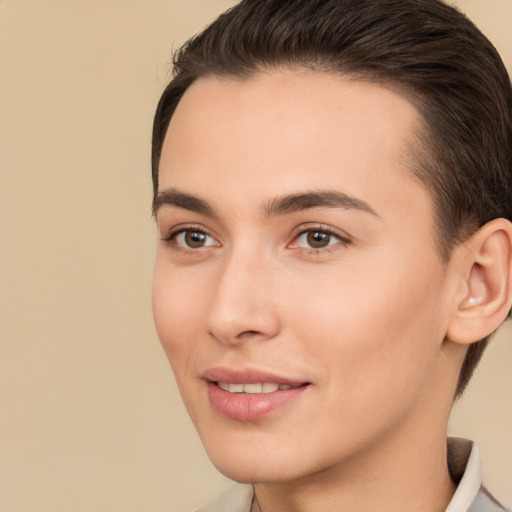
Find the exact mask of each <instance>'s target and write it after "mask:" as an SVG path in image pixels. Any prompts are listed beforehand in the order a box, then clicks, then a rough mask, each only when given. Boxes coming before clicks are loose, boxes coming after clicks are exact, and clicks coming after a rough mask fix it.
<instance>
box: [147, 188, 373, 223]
mask: <svg viewBox="0 0 512 512" xmlns="http://www.w3.org/2000/svg"><path fill="white" fill-rule="evenodd" d="M166 205H167V206H172V207H174V208H181V209H184V210H190V211H193V212H196V213H199V214H200V215H205V216H206V217H216V216H217V215H216V213H215V210H214V209H213V208H212V206H211V205H210V204H209V203H208V202H207V201H205V200H203V199H200V198H198V197H195V196H192V195H190V194H186V193H184V192H180V191H179V190H176V189H174V188H169V189H167V190H162V191H160V192H159V193H158V194H157V196H156V199H155V201H154V203H153V213H154V214H156V213H157V212H158V210H159V209H160V208H162V206H166ZM312 208H342V209H345V210H358V211H362V212H366V213H370V214H372V215H374V216H375V217H379V215H378V214H377V212H376V211H375V210H374V209H373V208H372V207H371V206H370V205H369V204H368V203H366V202H365V201H363V200H361V199H358V198H356V197H353V196H350V195H348V194H345V193H344V192H338V191H333V190H319V191H309V192H300V193H297V194H288V195H285V196H280V197H277V198H275V199H272V200H271V201H269V202H268V203H267V204H266V205H265V206H264V213H265V215H266V216H267V217H277V216H281V215H288V214H290V213H295V212H299V211H303V210H309V209H312Z"/></svg>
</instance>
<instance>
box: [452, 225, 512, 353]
mask: <svg viewBox="0 0 512 512" xmlns="http://www.w3.org/2000/svg"><path fill="white" fill-rule="evenodd" d="M457 250H458V251H461V253H460V254H458V255H457V257H456V262H455V265H456V266H457V269H456V270H457V273H458V280H459V286H458V290H459V293H458V295H457V297H456V298H455V304H454V309H453V314H452V316H451V318H450V322H449V325H448V330H447V334H446V336H447V338H448V339H449V340H451V341H454V342H456V343H461V344H470V343H473V342H475V341H478V340H481V339H482V338H485V337H486V336H488V335H489V334H491V333H492V332H493V331H494V330H495V329H497V328H498V327H499V326H500V325H501V323H502V322H503V320H505V318H506V316H507V314H508V312H509V311H510V308H511V305H512V223H510V222H509V221H507V220H506V219H494V220H492V221H491V222H489V223H487V224H485V225H484V226H483V227H482V228H480V229H479V230H478V231H477V232H476V233H475V234H474V235H473V236H472V237H471V238H470V239H469V241H467V242H465V243H463V244H461V245H460V246H459V247H458V248H457Z"/></svg>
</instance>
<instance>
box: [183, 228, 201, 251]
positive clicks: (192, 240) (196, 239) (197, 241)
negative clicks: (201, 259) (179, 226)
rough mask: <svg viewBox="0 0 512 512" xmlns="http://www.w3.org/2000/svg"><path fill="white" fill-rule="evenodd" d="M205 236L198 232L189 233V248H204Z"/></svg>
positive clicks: (187, 235) (186, 236)
mask: <svg viewBox="0 0 512 512" xmlns="http://www.w3.org/2000/svg"><path fill="white" fill-rule="evenodd" d="M205 238H206V237H205V234H204V233H198V232H197V231H189V232H187V233H186V235H185V240H186V242H187V245H188V246H189V247H202V246H203V245H204V241H205Z"/></svg>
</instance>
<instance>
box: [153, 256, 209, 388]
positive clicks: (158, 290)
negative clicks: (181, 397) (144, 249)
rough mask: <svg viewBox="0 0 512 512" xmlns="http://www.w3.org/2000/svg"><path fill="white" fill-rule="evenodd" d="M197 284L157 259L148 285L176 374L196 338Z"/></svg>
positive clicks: (199, 322) (198, 314) (198, 322)
mask: <svg viewBox="0 0 512 512" xmlns="http://www.w3.org/2000/svg"><path fill="white" fill-rule="evenodd" d="M197 288H198V287H197V285H196V284H195V281H194V280H193V279H187V278H186V276H184V275H183V273H182V272H179V271H178V272H173V271H172V269H167V268H166V266H165V264H162V263H161V262H159V261H158V259H157V262H156V263H155V269H154V274H153V287H152V305H153V317H154V321H155V327H156V330H157V333H158V337H159V338H160V342H161V343H162V346H163V348H164V350H165V353H166V355H167V357H168V359H169V362H170V363H171V366H172V368H173V370H174V373H175V374H176V377H177V378H178V377H179V373H181V372H183V371H184V370H185V369H186V368H187V362H188V361H189V360H190V358H191V357H192V356H193V353H194V351H195V350H196V347H197V343H194V342H193V340H194V339H197V330H198V329H200V326H201V325H202V315H201V302H200V301H201V297H202V295H201V293H200V290H198V289H197ZM203 295H204V294H203Z"/></svg>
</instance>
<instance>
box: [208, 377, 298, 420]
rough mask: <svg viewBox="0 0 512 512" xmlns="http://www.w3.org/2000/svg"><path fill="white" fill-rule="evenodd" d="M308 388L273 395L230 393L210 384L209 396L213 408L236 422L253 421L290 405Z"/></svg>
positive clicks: (274, 392) (282, 391) (288, 390)
mask: <svg viewBox="0 0 512 512" xmlns="http://www.w3.org/2000/svg"><path fill="white" fill-rule="evenodd" d="M307 387H308V386H300V387H298V388H292V389H286V390H278V391H273V392H271V393H254V394H246V393H230V392H229V391H224V390H223V389H221V388H219V386H217V384H214V383H213V382H209V383H208V396H209V399H210V404H211V405H212V406H213V408H214V409H215V410H216V411H217V412H219V413H220V414H222V415H223V416H226V417H227V418H231V419H234V420H241V421H253V420H258V419H261V418H264V417H265V416H268V415H269V414H270V413H272V412H274V411H275V410H277V409H280V408H281V407H284V406H285V405H287V404H289V403H290V402H291V401H292V400H294V399H296V398H297V397H299V396H300V395H301V394H302V393H303V391H304V390H305V389H306V388H307Z"/></svg>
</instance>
